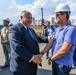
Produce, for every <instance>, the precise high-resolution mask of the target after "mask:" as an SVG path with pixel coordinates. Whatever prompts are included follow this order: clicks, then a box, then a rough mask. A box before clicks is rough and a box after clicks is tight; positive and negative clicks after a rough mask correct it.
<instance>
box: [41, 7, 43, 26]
mask: <svg viewBox="0 0 76 75" xmlns="http://www.w3.org/2000/svg"><path fill="white" fill-rule="evenodd" d="M41 15H42V20H41V25H44V23H43V8H41Z"/></svg>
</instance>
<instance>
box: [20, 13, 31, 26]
mask: <svg viewBox="0 0 76 75" xmlns="http://www.w3.org/2000/svg"><path fill="white" fill-rule="evenodd" d="M21 21H22V23H23V24H24V25H26V26H30V25H31V23H32V14H31V13H27V15H25V16H21Z"/></svg>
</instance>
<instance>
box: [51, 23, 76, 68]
mask: <svg viewBox="0 0 76 75" xmlns="http://www.w3.org/2000/svg"><path fill="white" fill-rule="evenodd" d="M53 38H54V44H53V47H52V55H55V53H56V52H57V51H58V50H59V49H60V48H61V47H62V44H63V43H64V42H69V43H71V44H72V47H71V48H70V50H69V51H68V52H67V53H66V54H65V55H64V56H63V57H61V58H59V59H57V60H55V62H56V63H58V64H63V65H66V66H69V67H71V66H72V63H73V53H74V48H75V44H76V28H75V27H74V26H72V25H71V24H70V23H68V24H66V25H65V26H64V27H63V28H60V27H58V28H57V29H56V31H55V34H54V37H53Z"/></svg>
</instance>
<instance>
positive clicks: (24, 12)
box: [20, 10, 31, 16]
mask: <svg viewBox="0 0 76 75" xmlns="http://www.w3.org/2000/svg"><path fill="white" fill-rule="evenodd" d="M27 14H31V13H30V12H29V11H27V10H23V11H22V12H21V15H20V16H26V15H27Z"/></svg>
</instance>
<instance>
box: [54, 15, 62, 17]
mask: <svg viewBox="0 0 76 75" xmlns="http://www.w3.org/2000/svg"><path fill="white" fill-rule="evenodd" d="M59 15H63V14H56V15H55V16H56V17H58V16H59Z"/></svg>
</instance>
